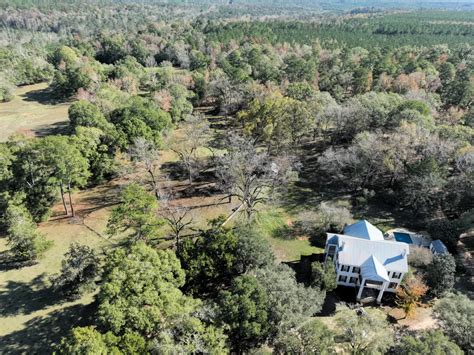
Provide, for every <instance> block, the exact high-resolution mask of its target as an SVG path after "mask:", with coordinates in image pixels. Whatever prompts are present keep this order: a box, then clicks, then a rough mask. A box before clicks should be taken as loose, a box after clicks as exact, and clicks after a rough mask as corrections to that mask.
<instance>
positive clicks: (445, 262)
mask: <svg viewBox="0 0 474 355" xmlns="http://www.w3.org/2000/svg"><path fill="white" fill-rule="evenodd" d="M455 272H456V261H455V260H454V257H453V256H452V255H451V254H449V253H446V254H441V255H435V256H434V257H433V262H432V263H431V264H430V265H428V269H427V273H426V278H427V281H428V285H429V286H430V289H431V293H433V294H434V295H435V296H441V295H443V294H444V293H446V292H449V291H451V289H452V288H453V286H454V281H455V280H454V274H455Z"/></svg>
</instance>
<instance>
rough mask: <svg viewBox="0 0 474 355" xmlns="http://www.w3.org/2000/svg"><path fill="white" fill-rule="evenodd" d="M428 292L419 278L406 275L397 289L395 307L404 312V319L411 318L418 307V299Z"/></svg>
mask: <svg viewBox="0 0 474 355" xmlns="http://www.w3.org/2000/svg"><path fill="white" fill-rule="evenodd" d="M427 291H428V286H426V285H425V283H424V282H423V280H422V279H421V277H420V276H417V275H414V274H411V273H409V274H407V275H406V276H405V278H404V279H403V282H402V283H401V285H400V287H399V288H398V289H397V305H398V306H399V307H401V308H402V309H403V310H404V311H405V317H411V316H412V315H413V314H414V313H415V310H416V307H417V306H418V305H419V303H420V302H419V301H420V298H421V297H423V296H424V295H425V294H426V292H427Z"/></svg>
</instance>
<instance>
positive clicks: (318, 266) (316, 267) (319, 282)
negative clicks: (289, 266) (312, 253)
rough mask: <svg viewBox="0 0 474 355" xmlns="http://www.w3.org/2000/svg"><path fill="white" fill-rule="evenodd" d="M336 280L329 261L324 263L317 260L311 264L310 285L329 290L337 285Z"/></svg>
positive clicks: (333, 268) (334, 270)
mask: <svg viewBox="0 0 474 355" xmlns="http://www.w3.org/2000/svg"><path fill="white" fill-rule="evenodd" d="M336 280H337V274H336V269H335V267H334V264H333V263H332V262H331V261H329V262H327V263H326V265H324V264H323V263H319V262H314V263H312V264H311V286H313V287H318V288H319V289H321V290H325V291H328V292H329V291H332V290H334V289H335V288H336V287H337V282H336Z"/></svg>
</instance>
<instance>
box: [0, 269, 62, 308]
mask: <svg viewBox="0 0 474 355" xmlns="http://www.w3.org/2000/svg"><path fill="white" fill-rule="evenodd" d="M65 301H66V300H65V299H64V296H63V295H61V294H59V293H57V292H55V291H54V290H53V289H52V288H51V287H48V285H47V284H46V274H41V275H39V276H37V277H35V278H34V279H33V280H32V281H31V282H17V281H7V282H6V284H5V286H4V287H3V290H2V291H0V304H1V305H2V308H1V310H0V315H1V316H3V317H10V316H15V315H19V314H23V315H25V314H30V313H33V312H36V311H39V310H41V309H44V308H46V307H48V306H52V305H55V304H58V303H62V302H65Z"/></svg>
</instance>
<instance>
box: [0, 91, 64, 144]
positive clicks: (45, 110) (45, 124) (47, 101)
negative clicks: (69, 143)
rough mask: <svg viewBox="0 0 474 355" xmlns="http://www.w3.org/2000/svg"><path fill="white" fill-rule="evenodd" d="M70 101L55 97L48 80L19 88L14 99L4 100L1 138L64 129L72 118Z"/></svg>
mask: <svg viewBox="0 0 474 355" xmlns="http://www.w3.org/2000/svg"><path fill="white" fill-rule="evenodd" d="M68 108H69V103H64V102H63V103H60V102H56V101H55V100H53V99H52V98H51V93H50V91H49V90H48V84H47V83H40V84H34V85H27V86H23V87H19V88H17V90H16V91H15V97H14V98H13V100H12V101H10V102H3V103H0V142H3V141H6V140H7V139H8V137H9V136H11V135H12V134H14V133H22V134H25V135H27V136H41V135H46V134H54V133H57V132H60V131H61V130H62V129H63V128H64V127H65V126H66V125H67V121H68V114H67V110H68Z"/></svg>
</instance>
